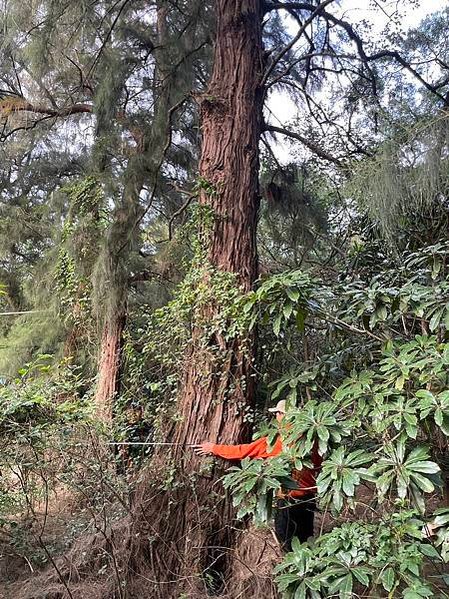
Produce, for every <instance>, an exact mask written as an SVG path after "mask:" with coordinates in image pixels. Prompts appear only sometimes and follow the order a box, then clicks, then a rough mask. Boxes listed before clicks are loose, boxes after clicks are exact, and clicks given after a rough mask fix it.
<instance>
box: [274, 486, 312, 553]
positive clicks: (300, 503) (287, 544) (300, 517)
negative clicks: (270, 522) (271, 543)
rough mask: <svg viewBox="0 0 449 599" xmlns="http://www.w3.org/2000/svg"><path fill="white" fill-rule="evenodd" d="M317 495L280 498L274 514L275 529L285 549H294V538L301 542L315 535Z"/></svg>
mask: <svg viewBox="0 0 449 599" xmlns="http://www.w3.org/2000/svg"><path fill="white" fill-rule="evenodd" d="M314 517H315V496H314V495H306V496H304V497H301V498H298V499H296V500H294V499H280V500H279V501H278V504H277V508H276V512H275V515H274V530H275V531H276V536H277V538H278V539H279V542H280V543H281V545H282V548H283V550H284V551H291V550H292V539H293V537H298V539H299V540H300V541H301V543H304V542H305V541H307V539H308V538H309V537H312V536H313V520H314Z"/></svg>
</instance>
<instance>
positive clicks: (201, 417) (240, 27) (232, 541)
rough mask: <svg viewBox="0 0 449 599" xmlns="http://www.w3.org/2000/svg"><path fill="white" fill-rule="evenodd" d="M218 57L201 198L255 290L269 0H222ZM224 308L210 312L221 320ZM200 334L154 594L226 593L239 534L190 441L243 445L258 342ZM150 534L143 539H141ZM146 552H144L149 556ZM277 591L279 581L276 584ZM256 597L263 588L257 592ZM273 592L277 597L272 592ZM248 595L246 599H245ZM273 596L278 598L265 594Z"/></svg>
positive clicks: (213, 259) (162, 508) (159, 539)
mask: <svg viewBox="0 0 449 599" xmlns="http://www.w3.org/2000/svg"><path fill="white" fill-rule="evenodd" d="M216 13H217V30H216V43H215V59H214V67H213V73H212V77H211V80H210V83H209V86H208V89H207V92H206V93H205V94H204V95H203V96H202V97H201V98H200V100H199V103H200V109H201V117H202V136H203V145H202V153H201V161H200V176H201V177H202V180H203V181H204V182H205V183H206V184H205V185H204V187H205V188H208V189H209V190H211V189H212V190H214V191H213V193H207V189H205V190H204V191H203V192H202V194H201V198H200V201H201V203H202V204H205V205H207V206H210V207H211V209H212V211H213V215H214V223H215V224H214V227H213V231H212V233H211V237H210V246H209V252H208V256H209V262H210V264H211V266H212V267H213V268H217V269H221V270H224V271H228V272H231V273H235V274H236V275H237V276H236V278H237V281H238V283H239V284H240V285H241V286H242V287H243V288H244V289H245V290H249V289H250V288H251V286H252V285H253V283H254V280H255V278H256V275H257V252H256V218H257V211H258V206H259V190H258V170H259V151H258V144H259V136H260V132H261V122H262V105H263V90H262V88H261V78H262V71H263V46H262V31H261V24H262V2H261V1H260V0H234V1H233V2H229V1H228V0H217V2H216ZM214 309H215V307H214V306H208V307H207V308H206V310H208V311H209V312H208V313H209V315H210V316H213V312H214ZM201 335H202V331H201V330H195V331H194V333H193V339H192V343H191V345H190V349H189V351H188V355H186V359H185V371H184V378H183V383H182V387H181V391H180V396H179V400H178V414H179V416H180V418H179V420H178V424H177V425H176V427H175V430H174V434H173V435H172V437H171V438H172V440H174V441H175V442H176V443H177V444H179V445H178V446H177V449H175V452H174V454H172V455H171V456H170V457H167V455H166V454H161V453H159V454H158V455H156V456H155V458H154V460H153V463H152V467H151V473H150V475H149V482H150V483H151V481H153V485H154V479H155V478H157V477H158V476H160V477H161V483H162V484H166V482H164V477H165V478H166V477H167V474H168V472H169V467H170V468H171V467H172V466H171V461H170V460H173V462H174V464H176V475H175V476H176V481H177V482H176V485H175V487H174V488H173V489H172V490H171V492H170V491H168V492H166V491H163V492H159V493H157V490H156V495H152V499H151V501H145V498H143V502H144V506H145V507H144V510H142V513H143V514H144V521H145V523H144V526H145V524H146V526H147V528H148V533H149V535H151V538H152V540H151V543H150V546H149V547H147V548H146V549H145V550H144V551H145V552H146V551H148V552H149V555H148V560H147V564H148V563H150V564H151V568H150V571H151V576H150V575H149V571H148V570H147V573H148V577H149V578H151V579H152V580H153V581H155V582H154V584H153V585H151V591H150V588H149V587H148V595H147V596H148V597H150V596H151V597H154V598H156V597H161V598H162V597H163V598H164V599H165V598H167V599H168V598H169V597H178V596H179V595H181V593H182V592H184V593H185V596H188V597H189V598H191V597H197V596H198V597H200V596H205V595H206V594H207V592H210V591H213V592H214V593H217V592H219V591H220V592H226V589H227V578H228V577H229V575H230V573H231V571H232V570H234V568H233V564H232V559H233V557H234V556H235V547H236V542H237V536H238V531H237V529H236V521H235V513H234V510H233V508H232V504H231V501H230V498H229V497H227V496H226V495H225V493H224V490H223V488H222V487H221V486H220V485H219V484H218V480H219V478H220V476H221V475H222V473H223V470H222V469H220V468H222V465H220V464H215V463H214V464H212V463H209V464H206V466H207V473H204V466H205V464H204V462H205V461H206V460H205V459H204V458H198V457H197V456H195V454H194V453H193V452H192V450H190V449H188V448H186V447H185V445H186V444H190V443H199V442H202V441H205V440H209V441H213V442H219V443H241V442H244V441H247V440H248V433H249V428H248V426H247V424H246V418H245V416H247V413H248V410H249V409H251V408H252V406H253V397H254V373H253V368H252V366H253V356H254V350H255V347H254V339H253V338H249V339H236V340H233V341H227V340H226V339H225V338H224V337H223V336H221V335H219V334H215V336H214V338H212V339H209V340H208V343H207V345H205V344H204V343H200V342H199V340H200V338H201ZM140 534H141V533H140ZM140 553H141V554H142V550H140ZM268 584H269V585H270V589H271V583H270V582H269V583H268ZM249 592H250V593H252V592H254V587H253V588H252V590H250V591H249ZM270 592H271V591H270ZM244 596H245V595H244V594H241V597H242V598H243V597H244ZM266 596H267V597H268V596H271V595H268V593H267V594H266Z"/></svg>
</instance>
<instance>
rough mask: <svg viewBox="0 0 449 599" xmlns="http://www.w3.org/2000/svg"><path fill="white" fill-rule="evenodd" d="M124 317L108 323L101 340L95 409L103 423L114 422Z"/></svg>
mask: <svg viewBox="0 0 449 599" xmlns="http://www.w3.org/2000/svg"><path fill="white" fill-rule="evenodd" d="M124 321H125V319H124V317H117V318H114V319H111V320H110V321H108V322H106V323H105V325H104V329H103V334H102V338H101V347H100V356H99V361H98V380H97V389H96V392H95V409H96V413H97V416H98V417H99V419H100V420H101V421H102V422H106V423H111V422H112V412H113V401H114V397H115V396H116V394H117V393H118V389H119V374H120V356H121V351H120V350H121V345H122V333H123V326H124Z"/></svg>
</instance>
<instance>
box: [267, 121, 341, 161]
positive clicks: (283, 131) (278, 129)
mask: <svg viewBox="0 0 449 599" xmlns="http://www.w3.org/2000/svg"><path fill="white" fill-rule="evenodd" d="M264 131H272V132H273V133H280V134H281V135H286V136H287V137H291V138H293V139H296V140H298V141H300V142H301V143H302V144H303V145H305V146H306V147H307V148H309V150H310V151H311V152H313V153H314V154H316V155H317V156H318V157H319V158H322V159H323V160H327V161H328V162H332V163H333V164H335V165H336V166H338V167H340V168H345V167H346V165H345V164H344V162H343V161H342V160H340V159H339V158H335V156H332V155H331V154H328V153H327V152H326V151H325V150H323V149H322V148H319V147H318V146H317V145H315V144H314V143H313V142H311V141H309V140H308V139H306V138H305V137H303V136H302V135H300V134H299V133H294V132H293V131H289V130H288V129H283V128H282V127H275V126H274V125H265V127H264Z"/></svg>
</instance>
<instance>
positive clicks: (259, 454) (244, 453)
mask: <svg viewBox="0 0 449 599" xmlns="http://www.w3.org/2000/svg"><path fill="white" fill-rule="evenodd" d="M281 451H282V440H281V437H280V436H279V435H278V436H277V438H276V441H275V443H274V446H273V449H272V450H271V451H268V448H267V437H261V438H260V439H257V440H256V441H253V442H252V443H243V444H242V445H213V447H212V453H213V454H214V455H217V456H220V457H221V458H225V459H226V460H243V459H245V458H261V459H264V458H274V457H275V456H277V455H279V454H280V453H281ZM322 461H323V460H322V458H321V456H319V455H318V451H317V450H316V449H314V450H313V451H312V462H313V465H314V468H313V470H310V469H309V468H303V469H302V470H300V471H299V472H298V476H294V479H295V481H296V482H297V484H298V486H300V487H301V488H300V489H294V490H291V491H289V492H288V493H287V495H288V496H289V497H292V498H296V497H304V495H310V494H314V493H316V476H317V474H318V472H319V469H320V467H321V462H322Z"/></svg>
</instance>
